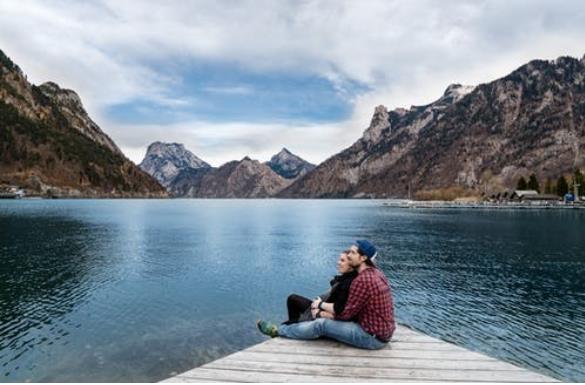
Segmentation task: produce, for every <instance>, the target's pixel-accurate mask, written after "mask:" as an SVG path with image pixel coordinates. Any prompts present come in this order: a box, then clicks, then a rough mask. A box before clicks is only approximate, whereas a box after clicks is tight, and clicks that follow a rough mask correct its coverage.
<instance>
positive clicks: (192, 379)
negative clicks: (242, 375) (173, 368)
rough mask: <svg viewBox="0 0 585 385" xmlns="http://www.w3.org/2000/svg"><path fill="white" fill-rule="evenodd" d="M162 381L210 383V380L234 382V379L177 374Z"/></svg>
mask: <svg viewBox="0 0 585 385" xmlns="http://www.w3.org/2000/svg"><path fill="white" fill-rule="evenodd" d="M160 382H163V383H165V382H181V383H189V382H203V383H208V382H233V381H227V380H217V379H210V378H204V377H203V378H197V377H185V376H183V375H179V376H175V377H171V378H167V379H166V380H164V381H160Z"/></svg>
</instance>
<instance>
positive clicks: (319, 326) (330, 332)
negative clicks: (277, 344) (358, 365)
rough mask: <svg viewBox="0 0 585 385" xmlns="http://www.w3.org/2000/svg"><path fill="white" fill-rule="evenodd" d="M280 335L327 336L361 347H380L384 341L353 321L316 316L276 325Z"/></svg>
mask: <svg viewBox="0 0 585 385" xmlns="http://www.w3.org/2000/svg"><path fill="white" fill-rule="evenodd" d="M278 335H279V336H280V337H285V338H291V339H295V340H314V339H317V338H319V337H328V338H332V339H334V340H337V341H340V342H343V343H346V344H348V345H352V346H355V347H358V348H362V349H382V348H383V347H385V346H386V343H384V342H381V341H378V339H376V337H374V336H373V335H371V334H368V333H366V332H365V331H364V329H362V328H361V326H360V325H358V324H357V323H355V322H348V321H336V320H330V319H326V318H317V319H316V320H314V321H307V322H299V323H296V324H291V325H280V326H278Z"/></svg>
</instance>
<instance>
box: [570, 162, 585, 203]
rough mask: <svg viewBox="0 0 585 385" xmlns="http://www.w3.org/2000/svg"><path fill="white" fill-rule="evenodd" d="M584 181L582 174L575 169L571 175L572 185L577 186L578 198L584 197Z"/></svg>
mask: <svg viewBox="0 0 585 385" xmlns="http://www.w3.org/2000/svg"><path fill="white" fill-rule="evenodd" d="M584 181H585V177H584V176H583V173H581V170H579V169H578V168H576V169H575V172H574V173H573V185H574V184H575V183H577V184H578V185H579V191H578V194H579V196H582V195H585V186H584V183H583V182H584Z"/></svg>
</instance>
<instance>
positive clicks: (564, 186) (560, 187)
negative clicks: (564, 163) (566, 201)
mask: <svg viewBox="0 0 585 385" xmlns="http://www.w3.org/2000/svg"><path fill="white" fill-rule="evenodd" d="M568 192H569V184H568V183H567V180H566V179H565V177H564V176H562V175H561V177H560V178H559V180H558V181H557V195H558V196H560V197H563V196H565V194H566V193H568Z"/></svg>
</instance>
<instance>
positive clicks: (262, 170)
mask: <svg viewBox="0 0 585 385" xmlns="http://www.w3.org/2000/svg"><path fill="white" fill-rule="evenodd" d="M289 184H290V181H288V180H286V179H284V178H283V177H281V176H280V175H278V174H277V173H275V172H274V171H272V169H271V168H270V167H268V166H267V165H266V164H264V163H260V162H259V161H257V160H252V159H250V158H248V157H245V158H244V159H242V160H240V161H232V162H228V163H226V164H224V165H223V166H221V167H219V168H208V169H185V170H183V171H181V172H180V173H179V175H177V177H176V178H175V179H174V181H173V183H172V185H171V188H170V192H171V193H172V194H173V195H174V196H180V197H190V198H268V197H272V196H274V195H275V194H276V193H278V192H279V191H280V190H282V189H283V188H285V187H286V186H288V185H289Z"/></svg>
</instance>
